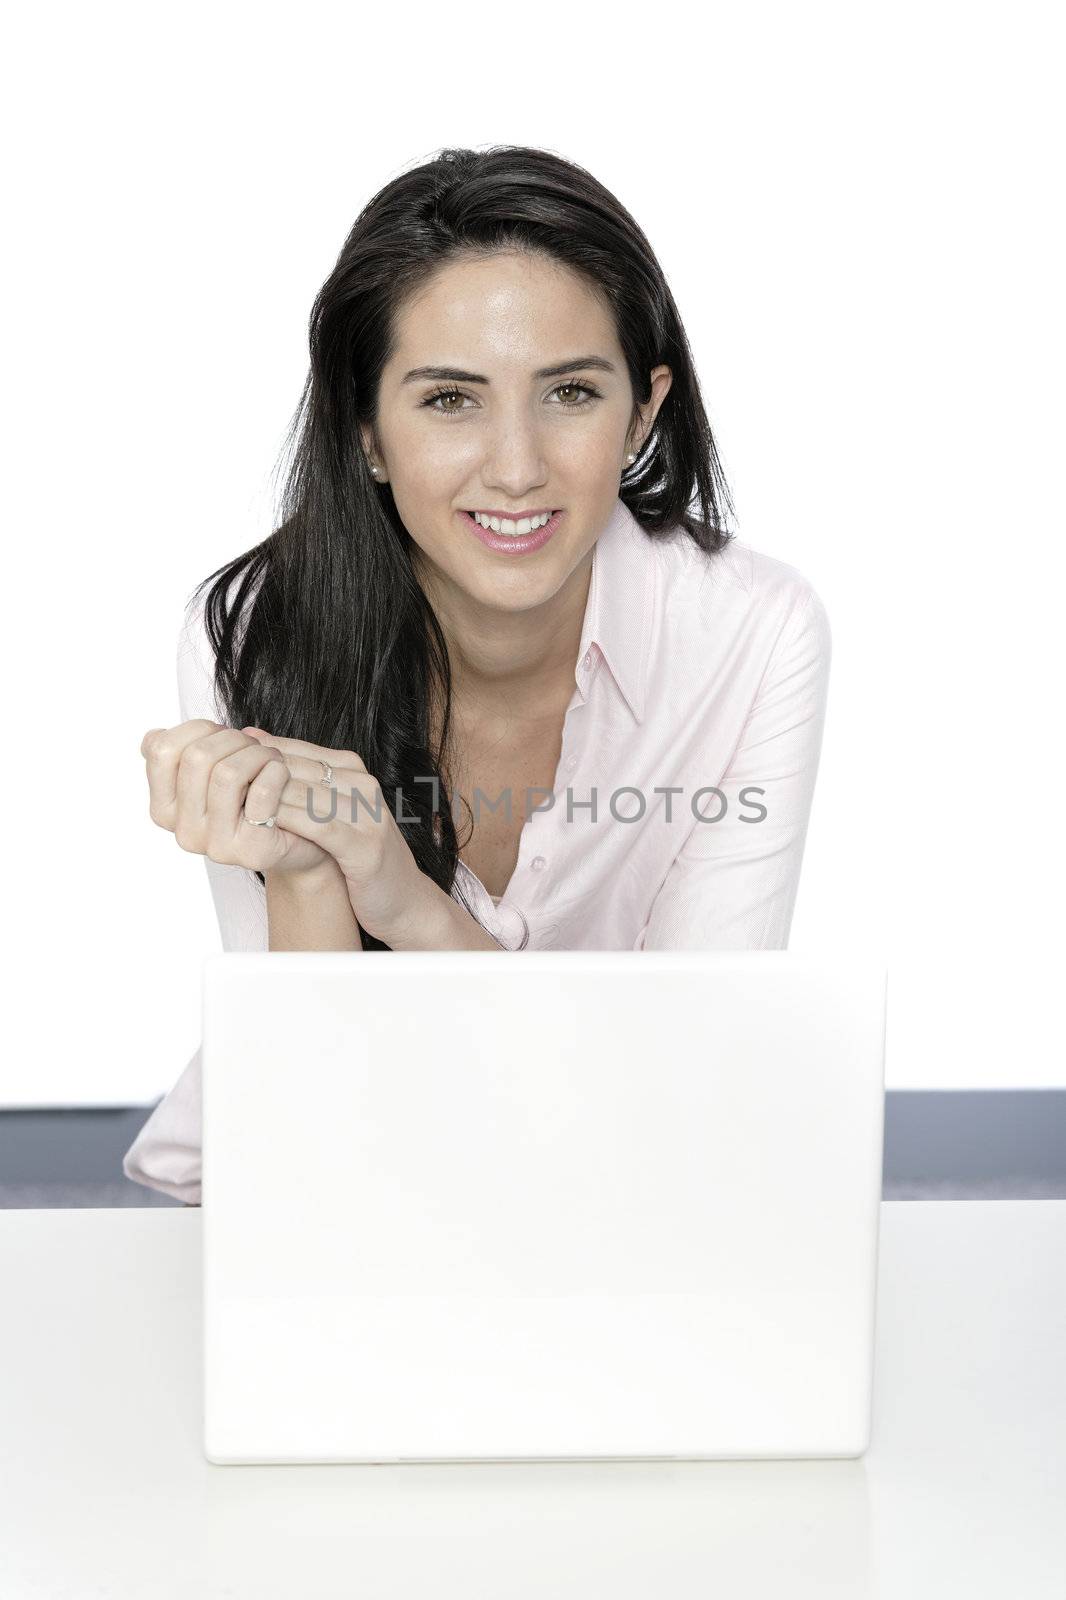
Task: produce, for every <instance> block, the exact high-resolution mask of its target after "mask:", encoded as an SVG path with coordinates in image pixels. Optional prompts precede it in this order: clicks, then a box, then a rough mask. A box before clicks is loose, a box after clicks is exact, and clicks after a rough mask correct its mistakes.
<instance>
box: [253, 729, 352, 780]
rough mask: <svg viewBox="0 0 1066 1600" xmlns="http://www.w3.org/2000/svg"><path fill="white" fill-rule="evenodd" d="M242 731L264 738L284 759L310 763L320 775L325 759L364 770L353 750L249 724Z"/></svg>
mask: <svg viewBox="0 0 1066 1600" xmlns="http://www.w3.org/2000/svg"><path fill="white" fill-rule="evenodd" d="M241 732H242V733H247V734H249V735H250V736H251V737H252V738H253V739H260V740H265V741H266V743H268V744H272V745H273V746H274V747H275V748H276V749H278V750H280V751H281V753H282V755H283V756H284V757H285V759H286V761H288V760H289V758H290V757H295V758H299V759H301V760H303V761H307V762H310V763H312V764H313V765H314V766H315V767H317V768H318V772H319V776H321V773H322V768H321V763H322V762H323V761H326V762H328V763H329V765H330V766H331V767H352V768H354V769H355V771H356V772H365V771H366V766H365V764H364V762H363V760H362V758H361V757H360V756H358V755H356V753H355V751H354V750H330V749H328V748H327V747H326V746H325V745H322V744H311V743H310V741H309V740H307V739H281V738H278V736H277V735H276V734H272V733H265V732H264V731H263V729H262V728H253V727H251V726H249V727H247V728H242V729H241Z"/></svg>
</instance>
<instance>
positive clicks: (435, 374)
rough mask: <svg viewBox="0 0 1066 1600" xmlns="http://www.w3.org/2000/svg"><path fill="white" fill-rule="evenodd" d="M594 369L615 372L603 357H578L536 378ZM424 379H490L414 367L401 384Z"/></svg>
mask: <svg viewBox="0 0 1066 1600" xmlns="http://www.w3.org/2000/svg"><path fill="white" fill-rule="evenodd" d="M588 367H594V368H595V369H596V371H597V372H614V370H615V366H614V363H613V362H612V361H606V360H605V359H604V357H603V356H578V357H577V358H576V359H575V360H573V361H561V362H560V363H559V365H558V366H556V367H538V368H537V370H536V372H534V374H533V376H534V378H563V377H565V376H566V374H567V373H568V372H580V371H581V370H582V369H583V368H588ZM422 378H445V379H449V380H451V381H452V382H454V383H488V382H489V380H488V378H486V377H484V376H483V375H482V374H481V373H480V372H464V371H463V369H462V368H461V367H412V368H411V370H410V372H405V373H404V375H403V377H402V378H401V379H400V382H401V383H415V382H417V381H418V380H419V379H422Z"/></svg>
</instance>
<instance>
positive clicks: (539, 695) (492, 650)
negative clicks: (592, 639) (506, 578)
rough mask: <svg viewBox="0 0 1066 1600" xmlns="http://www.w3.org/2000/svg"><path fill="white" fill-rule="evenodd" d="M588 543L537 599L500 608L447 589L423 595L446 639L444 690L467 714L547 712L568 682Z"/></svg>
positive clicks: (566, 692)
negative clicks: (448, 675) (550, 591)
mask: <svg viewBox="0 0 1066 1600" xmlns="http://www.w3.org/2000/svg"><path fill="white" fill-rule="evenodd" d="M591 579H592V551H591V550H590V551H589V552H588V555H587V556H586V558H585V560H583V561H582V562H581V564H580V565H579V566H578V567H576V568H575V570H574V571H573V572H572V573H571V574H570V576H569V578H568V579H567V581H566V583H565V584H564V585H563V587H562V588H561V589H560V590H559V591H558V592H557V593H556V594H554V595H552V597H551V599H550V600H549V601H546V602H545V604H544V605H542V606H537V607H535V608H534V609H533V610H530V611H519V612H513V611H512V612H503V611H498V610H495V609H493V608H491V607H486V606H481V605H479V604H478V603H477V602H476V601H471V599H470V597H469V596H468V595H465V594H461V593H456V592H455V591H453V592H452V593H451V594H449V595H441V596H440V597H439V598H438V597H435V596H434V595H433V594H432V593H431V592H430V590H429V589H427V591H426V592H427V594H429V595H430V599H431V603H432V605H433V607H434V610H435V611H436V614H437V617H438V619H439V621H440V625H441V629H442V631H443V633H444V637H445V640H446V641H447V645H448V654H449V657H450V660H451V667H452V695H453V700H454V701H456V702H458V705H459V707H461V708H462V710H463V712H464V713H465V714H466V715H467V716H470V717H482V718H485V717H487V718H493V717H500V718H501V719H503V720H505V721H506V722H508V723H511V724H513V723H514V722H515V721H522V720H526V719H535V718H536V717H538V716H543V715H545V714H550V713H553V712H554V710H555V708H556V702H557V701H558V700H559V698H560V697H561V696H565V698H566V701H567V703H569V698H570V695H571V693H572V692H573V688H574V667H575V665H576V663H577V654H578V649H579V647H580V644H581V628H582V624H583V623H584V620H585V607H586V604H587V601H588V592H589V584H590V582H591Z"/></svg>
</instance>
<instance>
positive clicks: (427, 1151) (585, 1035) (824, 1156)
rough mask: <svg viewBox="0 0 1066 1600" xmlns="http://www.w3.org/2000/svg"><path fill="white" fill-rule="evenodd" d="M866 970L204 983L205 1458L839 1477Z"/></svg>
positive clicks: (866, 1114)
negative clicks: (676, 1464) (635, 1465)
mask: <svg viewBox="0 0 1066 1600" xmlns="http://www.w3.org/2000/svg"><path fill="white" fill-rule="evenodd" d="M885 1000H886V969H885V965H884V964H883V963H882V962H880V961H878V960H876V959H871V958H863V957H855V956H854V955H839V956H838V955H832V956H824V957H819V958H812V957H801V956H798V955H795V954H793V953H791V952H788V951H742V952H736V953H732V952H722V951H706V952H699V951H677V952H673V951H670V952H667V951H619V952H592V951H565V952H563V951H560V952H550V951H525V952H523V951H514V952H500V953H499V954H497V953H495V952H489V951H456V952H436V951H434V952H425V953H421V952H418V953H415V952H386V951H374V952H365V953H364V952H350V953H348V952H340V953H332V952H329V953H326V952H323V953H319V952H307V953H304V952H300V953H296V952H293V953H288V952H285V953H281V952H272V953H262V954H259V953H256V954H244V953H227V954H224V955H216V956H211V957H209V958H208V959H207V960H206V961H205V962H204V1009H203V1051H202V1065H203V1119H204V1120H203V1209H202V1220H203V1235H204V1358H205V1416H204V1423H205V1431H204V1451H205V1455H206V1457H207V1459H208V1460H209V1461H212V1462H216V1463H219V1464H225V1463H235V1462H288V1463H293V1462H368V1463H369V1462H414V1461H516V1460H524V1461H529V1460H564V1459H619V1458H622V1459H627V1458H639V1459H648V1458H667V1459H671V1460H681V1459H744V1458H766V1457H816V1456H837V1457H841V1456H848V1457H855V1456H859V1455H861V1454H862V1453H863V1452H864V1451H865V1450H866V1449H867V1447H868V1445H869V1441H870V1435H871V1421H872V1418H871V1402H872V1379H873V1354H874V1313H875V1286H876V1272H877V1241H878V1220H879V1215H880V1198H881V1154H882V1135H883V1114H884V1038H885Z"/></svg>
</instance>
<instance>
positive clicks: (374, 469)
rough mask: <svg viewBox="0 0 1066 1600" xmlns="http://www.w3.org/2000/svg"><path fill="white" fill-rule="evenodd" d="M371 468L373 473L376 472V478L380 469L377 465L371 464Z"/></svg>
mask: <svg viewBox="0 0 1066 1600" xmlns="http://www.w3.org/2000/svg"><path fill="white" fill-rule="evenodd" d="M370 470H371V472H372V473H373V474H374V476H375V478H376V477H377V475H378V469H377V467H375V466H371V468H370Z"/></svg>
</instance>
